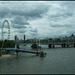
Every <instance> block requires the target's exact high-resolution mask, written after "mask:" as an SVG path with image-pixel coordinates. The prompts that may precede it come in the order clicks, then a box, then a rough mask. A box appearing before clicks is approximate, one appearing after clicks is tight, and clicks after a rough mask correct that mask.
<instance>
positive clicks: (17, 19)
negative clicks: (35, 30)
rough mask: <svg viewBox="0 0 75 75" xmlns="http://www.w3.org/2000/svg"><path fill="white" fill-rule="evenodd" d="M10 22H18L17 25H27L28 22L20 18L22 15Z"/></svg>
mask: <svg viewBox="0 0 75 75" xmlns="http://www.w3.org/2000/svg"><path fill="white" fill-rule="evenodd" d="M11 22H12V23H14V24H18V25H29V23H28V22H27V20H26V19H25V18H22V17H16V18H15V19H14V20H13V21H11Z"/></svg>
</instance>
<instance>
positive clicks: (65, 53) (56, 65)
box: [0, 45, 75, 74]
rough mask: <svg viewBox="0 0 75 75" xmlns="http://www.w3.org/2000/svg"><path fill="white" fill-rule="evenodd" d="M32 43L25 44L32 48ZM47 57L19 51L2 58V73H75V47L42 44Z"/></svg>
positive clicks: (26, 47)
mask: <svg viewBox="0 0 75 75" xmlns="http://www.w3.org/2000/svg"><path fill="white" fill-rule="evenodd" d="M30 46H31V45H27V46H23V45H21V46H20V48H24V49H25V50H31V51H32V49H31V47H30ZM42 50H43V51H44V52H46V53H47V55H46V56H45V57H40V56H37V55H35V54H29V53H19V54H18V56H16V55H12V57H9V58H5V59H0V74H75V48H52V49H48V46H47V45H42Z"/></svg>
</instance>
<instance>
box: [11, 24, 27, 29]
mask: <svg viewBox="0 0 75 75" xmlns="http://www.w3.org/2000/svg"><path fill="white" fill-rule="evenodd" d="M12 27H13V28H17V29H20V28H26V27H25V26H24V25H17V24H15V25H12Z"/></svg>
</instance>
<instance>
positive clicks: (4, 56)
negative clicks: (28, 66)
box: [0, 54, 12, 59]
mask: <svg viewBox="0 0 75 75" xmlns="http://www.w3.org/2000/svg"><path fill="white" fill-rule="evenodd" d="M10 57H12V55H11V54H5V55H2V56H1V57H0V59H4V58H10Z"/></svg>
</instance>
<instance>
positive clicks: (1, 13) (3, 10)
mask: <svg viewBox="0 0 75 75" xmlns="http://www.w3.org/2000/svg"><path fill="white" fill-rule="evenodd" d="M8 14H9V9H8V8H0V18H4V17H5V16H7V15H8Z"/></svg>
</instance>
